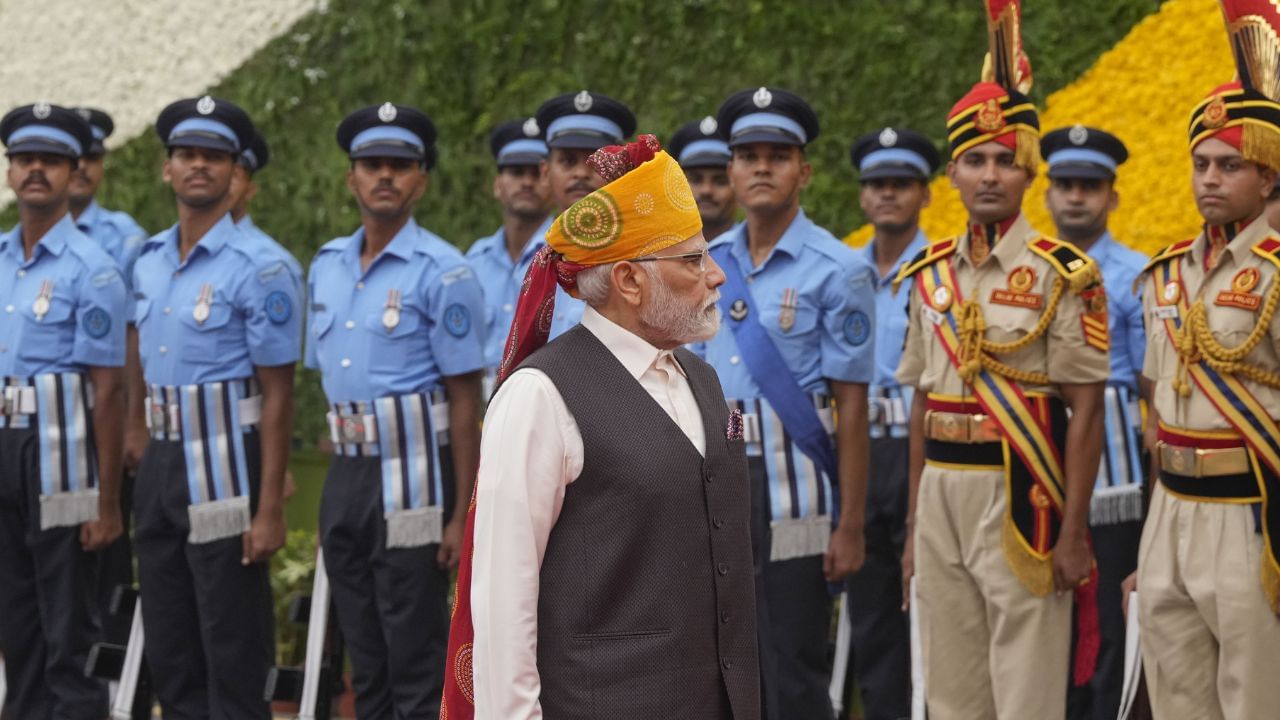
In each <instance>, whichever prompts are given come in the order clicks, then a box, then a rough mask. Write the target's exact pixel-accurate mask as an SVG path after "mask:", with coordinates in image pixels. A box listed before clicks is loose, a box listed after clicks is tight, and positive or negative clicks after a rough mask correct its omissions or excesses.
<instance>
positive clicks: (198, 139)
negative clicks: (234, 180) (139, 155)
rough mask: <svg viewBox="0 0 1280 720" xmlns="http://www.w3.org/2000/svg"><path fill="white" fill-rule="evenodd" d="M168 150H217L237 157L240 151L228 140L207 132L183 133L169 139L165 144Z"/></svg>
mask: <svg viewBox="0 0 1280 720" xmlns="http://www.w3.org/2000/svg"><path fill="white" fill-rule="evenodd" d="M165 146H166V147H168V148H169V149H173V148H178V147H194V148H203V149H205V150H218V151H220V152H224V153H228V154H230V155H239V154H240V149H239V148H238V147H236V144H235V143H234V142H232V141H231V140H230V139H229V138H226V137H223V136H222V135H218V134H217V133H209V132H184V133H181V134H179V135H175V136H173V137H170V138H169V142H167V143H165Z"/></svg>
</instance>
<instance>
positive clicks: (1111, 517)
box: [1089, 485, 1143, 525]
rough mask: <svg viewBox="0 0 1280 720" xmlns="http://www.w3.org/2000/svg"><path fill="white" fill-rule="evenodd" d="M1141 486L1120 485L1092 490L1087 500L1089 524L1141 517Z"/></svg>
mask: <svg viewBox="0 0 1280 720" xmlns="http://www.w3.org/2000/svg"><path fill="white" fill-rule="evenodd" d="M1142 511H1143V507H1142V486H1141V485H1121V486H1119V487H1109V488H1104V489H1102V490H1095V491H1094V492H1093V499H1092V500H1090V502H1089V524H1090V525H1116V524H1119V523H1122V522H1136V521H1138V520H1141V519H1142Z"/></svg>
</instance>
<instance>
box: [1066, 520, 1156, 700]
mask: <svg viewBox="0 0 1280 720" xmlns="http://www.w3.org/2000/svg"><path fill="white" fill-rule="evenodd" d="M1089 532H1090V534H1091V535H1092V536H1093V555H1094V558H1096V560H1097V562H1098V635H1099V640H1101V645H1100V646H1099V648H1098V665H1097V668H1096V669H1095V670H1094V673H1093V679H1092V680H1091V681H1089V682H1088V683H1087V684H1085V685H1083V686H1081V687H1071V688H1070V689H1069V690H1068V691H1067V717H1068V718H1071V720H1090V719H1093V720H1114V718H1115V716H1116V713H1117V712H1118V711H1119V709H1120V691H1121V690H1122V689H1123V688H1124V640H1125V621H1124V606H1123V604H1122V603H1123V602H1124V593H1123V591H1122V590H1121V589H1120V583H1122V582H1124V579H1125V578H1126V577H1128V576H1129V574H1130V573H1132V572H1133V571H1134V570H1136V569H1137V567H1138V543H1139V542H1140V540H1141V538H1142V523H1141V522H1140V521H1130V522H1123V523H1118V524H1116V525H1098V526H1095V527H1091V528H1089Z"/></svg>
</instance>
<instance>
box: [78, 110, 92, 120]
mask: <svg viewBox="0 0 1280 720" xmlns="http://www.w3.org/2000/svg"><path fill="white" fill-rule="evenodd" d="M76 114H77V115H79V116H80V119H81V120H84V121H85V122H89V118H91V117H93V113H91V112H89V111H88V110H86V109H85V108H76Z"/></svg>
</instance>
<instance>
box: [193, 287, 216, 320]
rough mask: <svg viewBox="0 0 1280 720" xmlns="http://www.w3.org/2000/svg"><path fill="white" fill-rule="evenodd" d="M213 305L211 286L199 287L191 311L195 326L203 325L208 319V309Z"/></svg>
mask: <svg viewBox="0 0 1280 720" xmlns="http://www.w3.org/2000/svg"><path fill="white" fill-rule="evenodd" d="M212 305H213V285H211V284H209V283H205V284H203V285H201V286H200V294H199V295H198V296H196V307H195V309H194V310H192V311H191V317H193V318H195V321H196V325H204V323H205V321H206V320H208V319H209V308H210V307H211V306H212Z"/></svg>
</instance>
